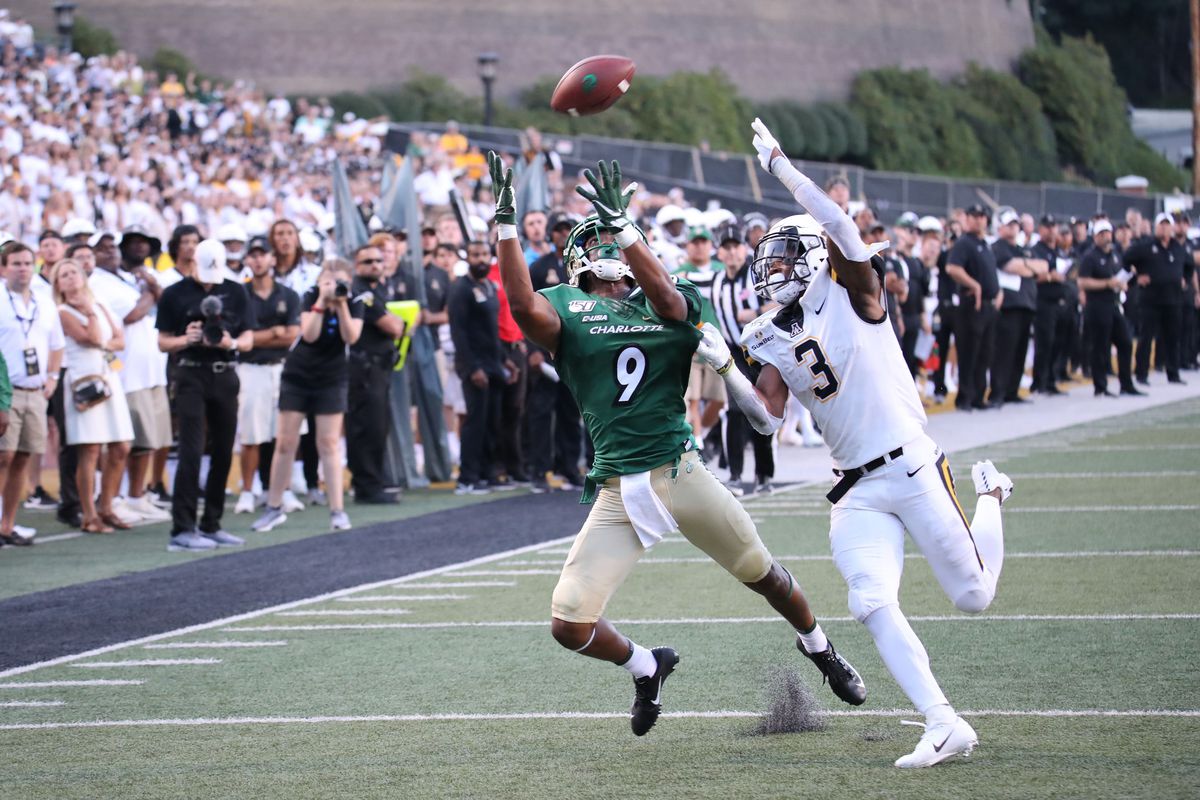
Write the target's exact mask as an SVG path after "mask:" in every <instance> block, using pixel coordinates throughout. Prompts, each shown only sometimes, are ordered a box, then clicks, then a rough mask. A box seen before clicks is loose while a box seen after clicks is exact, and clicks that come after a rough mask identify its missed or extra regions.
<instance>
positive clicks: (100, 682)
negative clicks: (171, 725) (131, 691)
mask: <svg viewBox="0 0 1200 800" xmlns="http://www.w3.org/2000/svg"><path fill="white" fill-rule="evenodd" d="M143 683H145V681H127V680H113V679H109V678H98V679H96V680H93V681H26V682H24V683H22V682H19V681H18V682H13V683H0V689H52V688H56V687H59V686H141V685H142V684H143Z"/></svg>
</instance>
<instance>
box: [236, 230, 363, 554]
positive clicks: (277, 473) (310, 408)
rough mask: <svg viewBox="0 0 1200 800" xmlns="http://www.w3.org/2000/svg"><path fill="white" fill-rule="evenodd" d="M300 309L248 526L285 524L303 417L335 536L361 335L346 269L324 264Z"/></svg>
mask: <svg viewBox="0 0 1200 800" xmlns="http://www.w3.org/2000/svg"><path fill="white" fill-rule="evenodd" d="M373 249H374V248H370V250H373ZM368 252H369V250H368ZM378 252H379V251H378V250H375V253H376V254H378ZM360 253H361V251H360ZM300 305H301V308H303V309H304V311H303V312H302V313H301V314H300V338H299V339H297V340H296V342H295V344H293V345H292V349H291V351H290V352H289V353H288V357H287V360H286V361H284V362H283V376H282V378H281V380H280V388H279V430H278V432H277V435H276V438H275V455H274V457H273V458H272V461H271V486H270V491H269V492H268V496H267V508H266V510H265V511H264V512H263V514H262V516H261V517H259V518H258V520H256V521H255V523H254V525H253V526H252V527H253V528H254V530H256V531H269V530H271V529H272V528H274V527H276V526H278V525H282V524H283V523H284V522H287V513H286V512H285V511H284V509H283V507H282V506H283V492H284V490H285V489H287V487H288V484H289V483H290V482H291V476H292V465H293V464H294V463H295V461H296V451H297V449H298V448H299V446H300V425H301V423H303V422H304V419H305V417H306V416H308V415H313V416H314V417H315V419H316V423H317V424H316V428H317V430H316V439H317V449H318V451H319V452H320V454H321V466H322V468H323V471H324V473H325V495H326V497H328V499H329V525H330V527H331V528H332V529H333V530H335V531H339V530H347V529H348V528H349V527H350V519H349V517H347V516H346V511H345V508H344V505H343V501H342V461H341V457H340V453H339V451H338V444H339V440H340V439H341V435H342V417H343V415H344V414H345V412H346V390H347V385H348V381H349V377H348V373H349V369H348V365H347V351H348V350H349V348H350V346H351V345H353V344H354V343H355V342H357V341H358V338H359V336H360V335H361V334H362V331H363V319H362V312H363V305H362V304H361V303H351V302H350V265H349V264H347V263H346V262H345V261H342V260H341V259H335V260H332V261H326V262H325V267H324V268H323V269H322V270H321V274H320V275H319V276H318V277H317V285H316V286H314V287H313V288H312V289H309V290H308V292H307V293H305V295H304V298H303V300H301V303H300ZM385 434H386V431H385V432H381V434H380V438H381V439H382V438H384V437H385Z"/></svg>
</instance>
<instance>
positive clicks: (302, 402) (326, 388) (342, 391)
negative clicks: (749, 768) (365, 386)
mask: <svg viewBox="0 0 1200 800" xmlns="http://www.w3.org/2000/svg"><path fill="white" fill-rule="evenodd" d="M348 385H349V384H348V382H346V381H342V382H339V383H335V384H332V385H328V384H326V385H321V384H318V383H315V382H305V383H301V382H299V381H297V380H295V379H289V376H288V375H287V374H286V373H285V374H284V376H283V378H282V380H280V382H279V410H280V411H299V412H300V413H301V414H304V415H306V416H307V415H308V414H345V413H346V392H347V386H348Z"/></svg>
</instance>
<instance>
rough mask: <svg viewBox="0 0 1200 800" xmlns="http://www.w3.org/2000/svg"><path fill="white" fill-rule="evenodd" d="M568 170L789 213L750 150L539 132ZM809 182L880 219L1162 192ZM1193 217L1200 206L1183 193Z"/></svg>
mask: <svg viewBox="0 0 1200 800" xmlns="http://www.w3.org/2000/svg"><path fill="white" fill-rule="evenodd" d="M441 129H442V126H441V124H439V123H396V124H394V125H392V130H391V132H390V133H389V136H388V143H387V146H388V147H389V148H390V149H393V150H396V151H401V150H403V147H404V145H405V144H406V143H407V140H408V135H409V133H410V132H412V131H414V130H421V131H439V130H441ZM463 132H464V133H465V134H466V135H467V136H468V137H469V138H470V139H471V141H472V142H473V143H475V144H478V145H480V146H481V147H484V148H488V147H492V148H495V149H497V150H498V151H505V152H515V151H516V150H517V149H518V148H519V147H520V142H521V134H520V131H517V130H513V129H509V128H485V127H482V126H475V125H465V126H463ZM543 139H544V141H545V142H546V143H547V144H550V145H551V146H553V147H554V148H555V149H556V150H557V151H558V153H559V155H560V156H561V157H562V159H563V163H564V165H565V167H566V168H568V169H581V168H583V167H585V166H591V165H594V164H595V163H596V162H597V161H599V160H601V159H616V160H618V161H620V162H621V169H622V171H623V172H624V173H625V174H626V175H628V176H629V177H630V178H632V179H635V180H638V181H639V182H641V183H642V184H643V185H645V186H646V187H647V188H649V189H650V190H651V191H656V192H665V191H666V190H667V189H670V188H672V187H676V186H678V187H679V188H681V189H683V190H684V192H685V194H686V195H687V197H688V199H689V200H691V201H692V202H693V203H694V204H695V205H698V206H702V205H703V204H704V203H706V202H707V201H709V200H715V201H717V202H719V203H720V204H721V205H722V206H724V207H726V208H729V209H731V210H733V211H736V212H739V213H743V212H746V211H763V212H764V213H767V214H774V215H778V214H781V213H791V212H793V211H794V210H795V204H794V202H793V201H792V199H791V197H790V196H789V195H788V194H787V190H785V189H784V188H783V187H782V186H781V185H780V184H779V182H778V181H775V180H774V179H770V178H767V179H766V180H763V178H766V177H767V176H766V174H765V173H764V172H762V170H761V169H759V166H758V162H757V160H756V159H755V157H753V156H749V155H744V154H740V153H723V152H722V153H711V152H708V153H706V152H702V151H700V150H698V149H696V148H691V147H683V146H680V145H671V144H660V143H656V142H641V141H632V140H628V139H605V138H601V137H596V136H560V135H554V134H544V135H543ZM795 163H796V165H797V166H798V167H799V168H800V169H802V170H804V172H805V173H806V174H808V175H809V177H811V178H812V179H813V180H814V181H816V182H817V183H819V184H823V183H824V182H825V181H827V180H829V179H830V178H832V177H834V176H839V175H840V176H842V177H844V178H845V179H846V180H847V181H848V182H849V183H850V188H851V195H852V196H853V197H854V198H855V199H857V200H861V201H863V202H866V203H867V204H868V205H870V206H871V207H872V208H873V209H875V211H876V214H877V216H878V217H879V218H880V219H882V220H884V221H885V222H890V221H891V220H893V219H895V218H896V217H898V216H899V215H900V214H901V213H903V212H905V211H913V212H916V213H917V214H933V215H937V216H945V215H947V214H949V213H950V212H951V211H952V210H954V209H956V208H963V207H965V206H969V205H971V204H973V203H983V204H985V205H995V206H1012V207H1013V208H1015V209H1017V210H1018V211H1020V212H1028V213H1030V214H1033V215H1034V216H1041V215H1043V214H1055V215H1057V216H1059V217H1071V216H1076V217H1090V216H1091V215H1093V214H1095V213H1097V212H1104V213H1106V214H1108V215H1109V216H1110V217H1114V218H1116V217H1123V216H1124V214H1125V211H1126V209H1128V208H1136V209H1138V210H1140V211H1141V212H1142V214H1143V215H1146V216H1153V215H1154V214H1155V213H1157V212H1158V211H1161V210H1162V209H1163V207H1164V202H1165V201H1166V198H1167V195H1161V194H1151V195H1144V196H1143V195H1136V194H1129V193H1127V192H1119V191H1117V190H1115V189H1101V188H1096V187H1086V186H1072V185H1069V184H1059V183H1016V182H1012V181H998V180H989V179H967V178H945V177H939V176H934V175H915V174H909V173H901V172H880V171H876V170H869V169H865V168H863V167H857V166H853V165H847V164H829V163H824V162H817V161H796V162H795ZM1184 204H1185V206H1187V207H1192V209H1193V217H1195V216H1196V212H1197V211H1200V207H1195V206H1193V204H1194V198H1190V197H1189V198H1187V199H1186V201H1185V203H1184Z"/></svg>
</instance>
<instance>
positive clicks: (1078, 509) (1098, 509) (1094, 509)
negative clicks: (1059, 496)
mask: <svg viewBox="0 0 1200 800" xmlns="http://www.w3.org/2000/svg"><path fill="white" fill-rule="evenodd" d="M750 511H751V515H750V518H751V519H752V520H754V521H755V522H760V521H762V520H765V519H774V518H777V517H827V516H829V512H828V511H810V510H808V508H807V507H805V508H797V509H795V510H791V511H789V510H785V509H784V507H773V508H770V509H765V510H761V511H760V510H758V509H750ZM1117 511H1137V512H1144V511H1200V505H1158V506H1041V507H1039V506H1024V507H1022V506H1011V507H1010V506H1005V507H1004V513H1006V514H1079V513H1086V514H1108V513H1112V512H1117Z"/></svg>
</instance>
